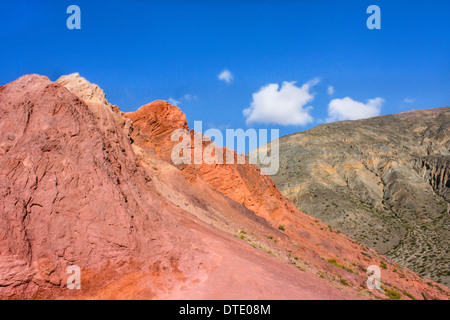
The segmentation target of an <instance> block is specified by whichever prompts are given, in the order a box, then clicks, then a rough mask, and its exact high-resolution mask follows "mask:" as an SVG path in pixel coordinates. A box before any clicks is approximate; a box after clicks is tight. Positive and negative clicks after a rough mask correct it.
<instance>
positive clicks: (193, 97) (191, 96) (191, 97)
mask: <svg viewBox="0 0 450 320" xmlns="http://www.w3.org/2000/svg"><path fill="white" fill-rule="evenodd" d="M181 100H186V101H192V100H197V96H196V95H195V94H190V93H186V94H185V95H184V96H183V97H182V98H181Z"/></svg>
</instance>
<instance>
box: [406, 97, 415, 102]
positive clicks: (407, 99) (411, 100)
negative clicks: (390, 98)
mask: <svg viewBox="0 0 450 320" xmlns="http://www.w3.org/2000/svg"><path fill="white" fill-rule="evenodd" d="M414 101H415V100H414V99H409V98H405V99H404V100H403V102H405V103H413V102H414Z"/></svg>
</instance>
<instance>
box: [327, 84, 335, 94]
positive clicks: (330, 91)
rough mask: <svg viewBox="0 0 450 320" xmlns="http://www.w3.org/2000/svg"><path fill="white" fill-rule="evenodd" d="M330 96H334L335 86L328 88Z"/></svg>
mask: <svg viewBox="0 0 450 320" xmlns="http://www.w3.org/2000/svg"><path fill="white" fill-rule="evenodd" d="M328 94H329V95H330V96H332V95H333V94H334V87H333V86H329V87H328Z"/></svg>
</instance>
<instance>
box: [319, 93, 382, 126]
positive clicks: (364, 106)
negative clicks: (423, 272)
mask: <svg viewBox="0 0 450 320" xmlns="http://www.w3.org/2000/svg"><path fill="white" fill-rule="evenodd" d="M384 102H385V101H384V99H383V98H375V99H370V100H367V103H362V102H359V101H355V100H353V99H352V98H350V97H345V98H344V99H333V100H331V102H330V104H329V105H328V118H327V122H333V121H342V120H357V119H365V118H370V117H376V116H379V115H380V112H381V106H382V105H383V103H384Z"/></svg>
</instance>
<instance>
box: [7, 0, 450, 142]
mask: <svg viewBox="0 0 450 320" xmlns="http://www.w3.org/2000/svg"><path fill="white" fill-rule="evenodd" d="M71 4H75V5H78V6H79V7H80V8H81V30H69V29H67V27H66V20H67V18H68V17H69V14H67V13H66V9H67V7H68V6H69V5H71ZM372 4H375V5H378V6H379V7H380V9H381V30H369V29H368V28H367V27H366V20H367V18H368V17H369V14H367V13H366V9H367V7H368V6H369V5H372ZM449 17H450V1H433V0H429V1H414V0H413V1H411V0H410V1H402V0H397V1H391V0H390V1H384V0H383V1H382V0H371V1H365V0H357V1H332V0H329V1H325V0H315V1H313V0H304V1H256V0H255V1H235V0H232V1H200V0H197V1H168V0H166V1H143V0H141V1H138V0H134V1H78V0H71V1H62V0H58V1H57V0H54V1H36V0H35V1H20V0H17V1H9V2H6V1H1V2H0V84H5V83H8V82H11V81H13V80H15V79H16V78H18V77H20V76H21V75H24V74H29V73H38V74H42V75H46V76H48V77H49V78H50V79H51V80H56V79H57V78H58V77H59V76H60V75H64V74H69V73H73V72H79V73H80V74H81V75H82V76H84V77H85V78H87V79H88V80H89V81H91V82H93V83H96V84H98V85H99V86H100V87H101V88H102V89H104V91H105V92H106V95H107V99H108V100H109V101H110V102H111V103H113V104H116V105H118V106H119V107H120V108H121V110H122V111H125V112H128V111H134V110H136V109H137V108H138V107H139V106H142V105H144V104H146V103H148V102H151V101H153V100H158V99H163V100H167V99H169V98H172V99H173V100H177V101H179V102H180V103H179V107H180V108H181V110H182V111H183V112H185V113H186V116H187V119H188V122H189V125H190V126H191V127H193V122H194V120H201V121H203V129H204V130H205V129H207V128H208V127H210V126H211V127H215V128H219V129H225V128H232V129H237V128H243V129H244V130H245V129H248V128H256V129H259V128H269V129H270V128H278V129H280V135H281V136H283V135H286V134H290V133H293V132H297V131H303V130H307V129H309V128H312V127H314V126H316V125H318V124H320V123H323V122H326V121H332V120H341V119H345V118H349V117H364V116H366V115H374V114H375V115H376V114H381V115H382V114H392V113H398V112H403V111H407V110H412V109H423V108H435V107H444V106H449V105H450V93H449V92H450V90H449V89H450V58H449V57H450V41H449V35H450V19H449ZM224 70H229V72H230V73H231V75H232V81H230V82H229V83H227V81H225V80H220V79H219V78H218V75H219V74H220V73H221V72H223V71H224ZM225 78H226V77H225ZM283 83H284V87H283ZM330 86H332V87H333V90H332V91H334V92H333V94H329V90H330ZM262 88H264V89H262ZM255 94H256V96H255ZM347 98H348V99H347ZM251 105H253V107H252V108H253V110H252V108H250V106H251ZM286 106H289V107H286ZM283 108H284V109H283ZM286 108H287V109H286ZM289 108H291V109H289ZM296 108H297V111H295V110H293V109H296ZM244 109H248V111H247V115H244V113H243V111H244ZM274 110H278V111H279V112H278V111H276V112H275V111H274ZM299 110H300V112H298V111H299ZM359 111H361V112H359ZM277 112H278V113H277ZM252 113H254V114H253V115H251V114H252ZM283 114H284V116H283ZM291 114H292V116H291V117H290V116H289V115H291ZM302 117H303V118H302ZM249 119H250V120H249ZM252 119H253V121H252Z"/></svg>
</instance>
